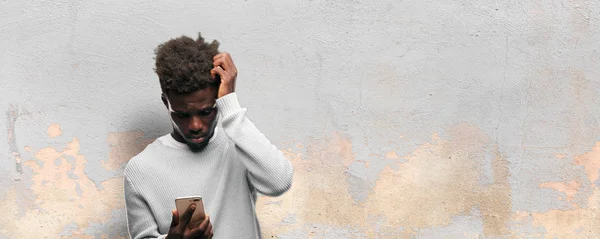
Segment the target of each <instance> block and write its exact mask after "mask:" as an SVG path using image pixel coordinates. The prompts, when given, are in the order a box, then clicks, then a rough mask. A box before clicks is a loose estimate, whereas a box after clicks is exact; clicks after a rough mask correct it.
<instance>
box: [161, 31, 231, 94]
mask: <svg viewBox="0 0 600 239" xmlns="http://www.w3.org/2000/svg"><path fill="white" fill-rule="evenodd" d="M218 48H219V42H217V41H216V40H214V41H213V42H212V43H210V44H208V43H206V42H204V38H202V35H201V34H200V33H198V39H197V40H194V39H192V38H189V37H187V36H181V37H178V38H175V39H171V40H169V41H167V42H165V43H163V44H160V45H159V46H158V47H157V48H156V50H155V54H156V58H155V59H156V68H155V69H154V70H155V72H156V74H157V75H158V78H159V80H160V87H161V89H162V91H163V92H168V91H171V92H175V93H177V94H183V93H191V92H194V91H197V90H201V89H204V88H207V87H209V86H212V87H218V86H219V84H220V79H219V78H218V76H217V77H214V78H213V77H211V75H210V70H212V68H213V57H214V56H215V55H217V54H219V50H218Z"/></svg>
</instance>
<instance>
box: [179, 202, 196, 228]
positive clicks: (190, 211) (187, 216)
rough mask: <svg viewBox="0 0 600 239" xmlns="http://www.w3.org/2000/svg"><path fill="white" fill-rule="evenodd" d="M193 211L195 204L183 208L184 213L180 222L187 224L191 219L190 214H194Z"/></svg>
mask: <svg viewBox="0 0 600 239" xmlns="http://www.w3.org/2000/svg"><path fill="white" fill-rule="evenodd" d="M194 211H196V204H192V205H190V206H189V207H188V209H187V210H185V213H184V214H183V217H182V218H181V222H180V223H183V225H186V226H187V224H188V223H190V220H191V219H192V215H194Z"/></svg>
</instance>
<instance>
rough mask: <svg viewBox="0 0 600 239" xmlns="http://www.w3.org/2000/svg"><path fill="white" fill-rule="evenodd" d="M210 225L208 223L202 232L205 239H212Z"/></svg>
mask: <svg viewBox="0 0 600 239" xmlns="http://www.w3.org/2000/svg"><path fill="white" fill-rule="evenodd" d="M212 228H213V226H212V223H210V222H208V227H206V230H204V236H205V237H207V238H211V237H212Z"/></svg>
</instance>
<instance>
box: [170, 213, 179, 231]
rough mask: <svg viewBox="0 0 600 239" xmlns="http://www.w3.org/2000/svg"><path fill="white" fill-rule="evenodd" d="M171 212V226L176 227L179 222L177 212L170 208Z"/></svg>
mask: <svg viewBox="0 0 600 239" xmlns="http://www.w3.org/2000/svg"><path fill="white" fill-rule="evenodd" d="M171 214H173V217H172V218H171V227H176V226H177V225H178V224H179V212H177V209H173V210H171Z"/></svg>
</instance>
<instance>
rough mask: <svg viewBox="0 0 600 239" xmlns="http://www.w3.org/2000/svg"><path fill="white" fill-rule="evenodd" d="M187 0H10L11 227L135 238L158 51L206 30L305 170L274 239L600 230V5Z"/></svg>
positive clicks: (2, 37) (0, 68)
mask: <svg viewBox="0 0 600 239" xmlns="http://www.w3.org/2000/svg"><path fill="white" fill-rule="evenodd" d="M170 2H175V1H170ZM170 2H168V1H160V2H159V1H137V0H133V1H114V0H109V1H77V0H61V1H40V0H31V1H16V0H12V1H11V0H9V1H0V82H1V83H2V84H1V85H2V86H1V87H0V97H1V100H0V110H1V111H2V117H0V128H1V130H0V212H1V214H2V217H0V238H43V237H48V238H60V237H65V238H70V237H74V238H120V237H126V236H127V232H126V222H125V220H126V219H125V210H124V202H123V194H122V176H121V175H122V171H123V167H124V165H125V163H126V162H127V160H129V158H131V157H132V156H133V155H135V154H136V153H138V152H140V151H141V150H142V149H143V148H144V146H145V145H147V144H148V143H149V142H151V141H152V140H153V139H155V138H156V137H158V136H160V135H163V134H166V133H168V132H169V129H170V125H169V120H168V119H167V113H166V110H165V109H164V108H163V106H162V104H161V102H160V99H159V93H160V88H159V84H158V79H157V77H156V76H155V74H154V73H153V50H154V48H155V47H156V46H157V45H158V44H159V43H161V42H163V41H166V40H168V39H170V38H172V37H177V36H180V35H182V34H185V35H188V36H196V34H197V32H198V31H201V32H202V34H203V35H204V36H206V37H207V38H208V39H218V40H219V41H220V42H221V43H222V44H221V49H222V50H226V51H229V52H231V53H232V55H233V57H234V60H235V62H236V63H237V65H238V69H239V71H240V74H239V77H238V89H237V92H238V93H239V97H240V101H241V103H242V105H243V106H244V107H247V108H249V111H248V114H249V117H250V118H251V120H253V121H254V122H255V123H256V125H257V126H258V127H259V129H261V130H262V131H263V132H264V133H265V134H266V135H267V136H268V137H269V138H270V139H271V140H272V141H273V142H274V143H275V144H276V145H278V146H279V147H280V148H281V149H283V150H284V152H285V154H286V155H287V157H288V158H289V159H290V160H291V161H292V162H293V164H294V166H295V169H296V174H295V176H294V185H293V187H292V189H291V190H290V191H289V192H288V193H287V194H285V195H284V196H282V197H278V198H261V199H260V200H259V202H258V204H257V210H258V212H259V217H260V220H261V223H262V228H263V234H264V236H265V237H266V238H271V237H276V238H277V237H278V238H439V237H447V238H479V237H485V238H498V237H502V238H504V237H514V238H555V237H558V238H597V235H600V220H599V219H600V210H599V209H600V208H599V207H600V181H599V180H598V178H599V170H598V169H599V168H600V127H599V118H598V116H599V115H600V53H599V51H600V13H599V12H600V2H598V1H587V0H586V1H584V0H555V1H540V0H532V1H529V0H506V1H491V0H479V1H469V0H440V1H432V0H429V1H422V0H405V1H393V0H387V1H365V0H353V1H348V0H330V1H324V0H312V1H289V0H288V1H264V0H245V1H242V0H237V1H187V0H186V1H177V3H170Z"/></svg>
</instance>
